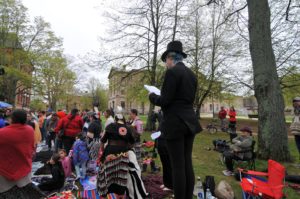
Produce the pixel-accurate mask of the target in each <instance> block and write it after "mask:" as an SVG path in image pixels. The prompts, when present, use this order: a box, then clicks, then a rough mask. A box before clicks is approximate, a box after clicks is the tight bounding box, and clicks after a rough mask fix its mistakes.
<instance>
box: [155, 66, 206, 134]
mask: <svg viewBox="0 0 300 199" xmlns="http://www.w3.org/2000/svg"><path fill="white" fill-rule="evenodd" d="M196 89H197V78H196V76H195V74H194V73H193V72H192V71H191V70H190V69H189V68H187V67H186V66H185V65H184V64H183V63H182V62H179V63H177V64H176V65H175V66H174V67H173V68H170V69H168V70H167V71H166V74H165V78H164V83H163V86H162V89H161V95H160V96H158V95H156V94H154V93H152V94H150V95H149V100H150V101H151V103H153V104H154V105H156V106H160V107H161V109H162V111H163V121H162V124H161V131H162V133H163V134H164V137H165V138H166V139H176V138H180V137H181V136H184V135H185V134H196V133H199V132H200V131H202V128H201V126H200V124H199V121H198V119H197V117H196V114H195V111H194V109H193V103H194V99H195V94H196Z"/></svg>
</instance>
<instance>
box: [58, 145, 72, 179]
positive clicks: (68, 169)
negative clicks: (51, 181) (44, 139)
mask: <svg viewBox="0 0 300 199" xmlns="http://www.w3.org/2000/svg"><path fill="white" fill-rule="evenodd" d="M58 154H59V156H60V162H61V164H62V167H63V169H64V173H65V177H66V178H67V177H70V176H71V174H72V165H71V160H70V158H69V157H68V156H67V152H66V150H65V149H60V150H59V152H58Z"/></svg>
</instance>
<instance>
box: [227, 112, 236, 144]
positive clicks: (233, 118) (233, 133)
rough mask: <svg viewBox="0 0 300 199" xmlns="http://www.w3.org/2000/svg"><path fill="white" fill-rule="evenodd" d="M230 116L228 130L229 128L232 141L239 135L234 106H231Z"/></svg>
mask: <svg viewBox="0 0 300 199" xmlns="http://www.w3.org/2000/svg"><path fill="white" fill-rule="evenodd" d="M228 116H229V125H228V130H229V135H230V141H232V139H233V138H235V137H236V136H237V134H236V111H235V109H234V107H233V106H232V107H231V108H230V110H229V112H228Z"/></svg>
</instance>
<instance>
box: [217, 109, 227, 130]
mask: <svg viewBox="0 0 300 199" xmlns="http://www.w3.org/2000/svg"><path fill="white" fill-rule="evenodd" d="M226 116H227V111H226V110H225V109H224V107H223V106H221V110H220V111H219V119H220V121H221V130H222V131H225V129H226V126H225V125H226Z"/></svg>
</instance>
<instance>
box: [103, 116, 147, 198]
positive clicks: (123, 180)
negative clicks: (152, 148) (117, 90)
mask: <svg viewBox="0 0 300 199" xmlns="http://www.w3.org/2000/svg"><path fill="white" fill-rule="evenodd" d="M115 119H116V121H115V122H114V123H111V124H110V125H108V126H107V127H106V129H105V133H104V135H103V137H102V138H101V142H102V143H103V144H102V146H104V144H105V143H107V146H106V147H105V149H104V152H103V154H102V155H101V153H100V154H99V156H100V157H99V159H100V169H99V173H98V176H97V191H98V193H99V195H100V196H104V197H105V196H107V195H113V197H112V198H115V197H116V198H119V197H118V196H121V197H123V196H124V194H126V196H127V197H128V198H139V199H140V198H145V197H146V196H147V195H148V194H147V193H146V190H145V187H144V184H143V181H142V180H141V169H140V166H139V164H138V162H137V160H136V156H135V153H134V152H133V151H132V149H131V148H132V146H133V144H134V137H133V135H132V131H131V129H132V128H130V127H129V126H127V125H126V121H125V118H124V116H123V115H122V114H121V111H119V113H118V112H117V113H116V115H115ZM112 173H113V174H114V175H110V174H112Z"/></svg>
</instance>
